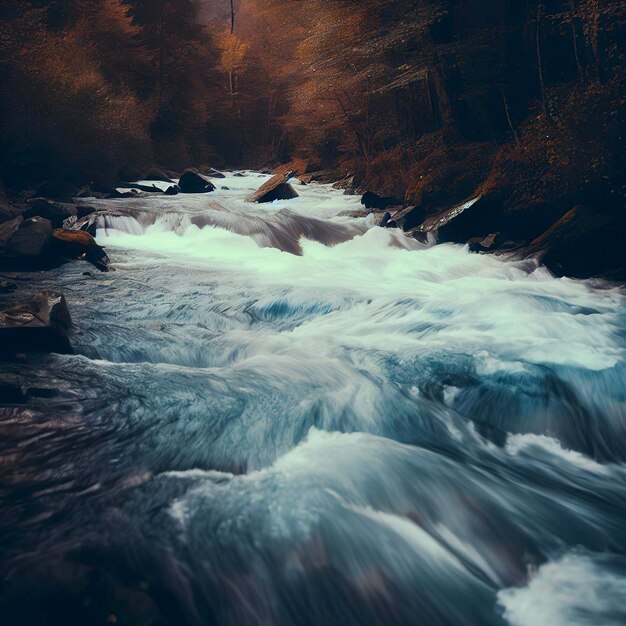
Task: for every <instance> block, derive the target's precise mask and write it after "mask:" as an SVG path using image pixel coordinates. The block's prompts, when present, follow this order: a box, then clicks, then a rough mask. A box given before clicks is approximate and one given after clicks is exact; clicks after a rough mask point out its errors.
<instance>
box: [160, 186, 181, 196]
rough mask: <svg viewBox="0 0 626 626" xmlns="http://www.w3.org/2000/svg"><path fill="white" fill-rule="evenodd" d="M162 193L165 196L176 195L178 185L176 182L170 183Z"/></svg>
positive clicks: (178, 188)
mask: <svg viewBox="0 0 626 626" xmlns="http://www.w3.org/2000/svg"><path fill="white" fill-rule="evenodd" d="M163 193H164V194H165V195H166V196H176V195H178V194H179V193H180V187H179V186H178V185H176V184H174V185H170V186H169V187H168V188H167V189H166V190H165V191H164V192H163Z"/></svg>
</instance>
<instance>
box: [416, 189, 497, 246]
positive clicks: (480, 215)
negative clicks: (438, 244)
mask: <svg viewBox="0 0 626 626" xmlns="http://www.w3.org/2000/svg"><path fill="white" fill-rule="evenodd" d="M481 202H482V198H481V197H480V196H479V197H476V198H472V199H470V200H467V201H465V202H463V203H461V204H459V205H457V206H454V207H452V208H450V209H445V210H443V211H439V212H437V213H435V214H434V215H430V216H429V217H427V218H426V219H425V220H424V221H423V222H422V223H421V224H420V225H419V226H417V227H416V228H414V229H412V232H413V234H415V235H425V234H426V233H433V234H435V233H436V234H437V236H438V238H439V240H440V241H453V242H457V243H465V242H466V241H468V240H469V239H470V238H472V237H476V236H479V235H481V233H484V232H485V231H486V232H489V230H490V229H489V221H490V220H489V219H486V215H485V211H484V210H482V209H483V205H482V204H481ZM483 236H484V235H483Z"/></svg>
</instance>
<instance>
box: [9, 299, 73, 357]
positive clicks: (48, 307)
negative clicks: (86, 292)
mask: <svg viewBox="0 0 626 626" xmlns="http://www.w3.org/2000/svg"><path fill="white" fill-rule="evenodd" d="M70 327H71V318H70V314H69V311H68V309H67V304H66V302H65V298H64V297H63V294H61V293H59V292H55V291H42V292H40V293H38V294H35V295H33V296H30V297H27V298H25V299H24V300H21V301H16V302H13V303H12V304H10V305H8V306H6V307H4V308H3V310H0V355H2V356H11V355H14V354H18V353H22V352H57V353H61V354H71V353H72V347H71V345H70V341H69V339H68V331H69V329H70Z"/></svg>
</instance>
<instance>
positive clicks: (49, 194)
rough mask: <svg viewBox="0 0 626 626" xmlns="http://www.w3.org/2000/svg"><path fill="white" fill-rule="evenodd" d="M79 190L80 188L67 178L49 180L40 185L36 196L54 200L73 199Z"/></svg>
mask: <svg viewBox="0 0 626 626" xmlns="http://www.w3.org/2000/svg"><path fill="white" fill-rule="evenodd" d="M78 192H79V189H78V188H77V187H76V186H75V185H72V183H68V182H67V181H66V180H47V181H46V182H44V183H42V184H41V185H39V187H38V188H37V191H36V192H35V196H37V197H39V198H51V199H52V200H71V199H72V198H74V197H75V196H76V194H77V193H78Z"/></svg>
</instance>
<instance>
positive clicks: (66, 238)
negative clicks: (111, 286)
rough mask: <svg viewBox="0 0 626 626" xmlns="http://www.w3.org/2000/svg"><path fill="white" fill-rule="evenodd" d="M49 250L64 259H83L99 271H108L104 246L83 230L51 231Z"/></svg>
mask: <svg viewBox="0 0 626 626" xmlns="http://www.w3.org/2000/svg"><path fill="white" fill-rule="evenodd" d="M50 251H51V253H52V254H54V255H55V256H58V257H61V258H64V259H85V260H86V261H88V262H89V263H91V264H92V265H95V267H97V268H98V269H99V270H100V271H101V272H108V271H109V268H108V265H109V257H108V256H107V254H106V252H105V251H104V248H102V246H99V245H98V244H97V243H96V240H95V239H94V238H93V236H92V235H90V234H89V233H88V232H86V231H84V230H71V229H69V228H57V229H56V230H54V231H53V233H52V239H51V241H50Z"/></svg>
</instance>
